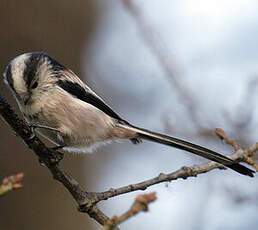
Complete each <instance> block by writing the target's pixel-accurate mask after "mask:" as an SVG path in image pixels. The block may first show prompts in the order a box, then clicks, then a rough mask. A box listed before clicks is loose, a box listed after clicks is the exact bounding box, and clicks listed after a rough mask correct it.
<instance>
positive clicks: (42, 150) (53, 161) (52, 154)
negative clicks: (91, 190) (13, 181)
mask: <svg viewBox="0 0 258 230" xmlns="http://www.w3.org/2000/svg"><path fill="white" fill-rule="evenodd" d="M0 114H1V115H2V117H3V119H4V120H5V121H6V122H7V123H8V124H9V125H10V126H11V128H12V129H13V130H14V131H15V133H16V134H18V135H19V136H20V137H21V138H22V139H23V141H24V142H25V143H26V144H27V146H28V147H29V148H30V149H32V150H33V151H34V153H35V154H36V155H37V156H38V157H39V159H40V161H41V162H42V163H43V164H44V165H46V166H47V168H48V169H49V170H50V172H51V173H52V175H53V177H54V179H56V180H58V181H59V182H60V183H61V184H63V185H64V186H65V187H66V189H67V190H68V191H69V192H70V193H71V195H72V196H73V198H74V200H75V201H76V202H77V204H78V206H79V207H83V209H79V210H80V211H83V212H86V213H87V214H88V215H89V216H90V217H92V218H94V219H95V220H96V221H97V222H99V223H100V224H102V225H104V224H105V223H106V222H107V221H108V220H109V219H108V217H107V216H106V215H105V214H104V213H103V212H101V211H100V210H99V209H98V208H97V207H96V205H95V204H94V205H93V204H92V202H91V199H90V198H89V197H88V194H87V192H85V191H84V190H83V189H82V188H81V187H80V185H79V183H78V182H77V181H76V180H75V179H74V178H72V177H71V176H70V175H68V174H67V173H65V172H64V171H63V169H62V168H61V167H60V166H59V161H60V160H61V159H62V154H61V153H58V152H56V151H53V150H51V149H49V148H47V147H46V146H45V145H44V143H43V142H41V140H40V139H39V138H38V137H37V136H35V135H34V133H33V132H32V130H31V129H30V128H29V126H28V125H27V124H26V122H25V121H24V120H22V119H20V118H19V117H18V116H17V114H15V112H14V111H13V109H12V108H11V106H10V105H9V104H8V103H7V102H6V100H5V99H4V98H3V97H1V96H0Z"/></svg>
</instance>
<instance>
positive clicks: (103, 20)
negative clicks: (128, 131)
mask: <svg viewBox="0 0 258 230" xmlns="http://www.w3.org/2000/svg"><path fill="white" fill-rule="evenodd" d="M0 6H1V7H0V11H1V14H0V15H1V16H0V19H1V20H0V25H2V26H1V28H2V31H1V37H2V39H0V48H1V52H2V55H1V56H0V63H1V66H0V69H1V71H2V70H3V68H4V65H5V64H6V63H7V62H8V61H9V60H10V59H12V58H13V57H14V56H16V55H18V54H20V53H22V52H27V51H35V50H44V51H46V52H48V53H49V55H50V56H53V57H55V58H56V59H57V60H59V61H60V62H61V63H63V64H64V65H66V66H67V67H69V68H71V69H73V70H74V71H75V72H76V73H78V74H79V76H80V77H81V78H82V79H83V80H84V81H87V83H88V84H89V85H90V86H91V87H92V88H93V89H94V90H95V91H96V92H97V93H98V94H99V95H100V96H102V97H103V98H104V99H105V101H106V102H107V103H108V104H110V105H111V106H112V107H113V109H114V110H116V111H117V112H118V113H119V114H120V115H121V116H122V117H124V119H126V120H128V121H129V122H130V123H133V124H135V125H137V126H143V127H145V128H148V129H152V130H155V131H160V132H163V133H167V134H171V135H175V136H177V137H181V138H184V139H186V140H191V141H194V142H195V143H198V144H202V145H204V146H206V147H210V148H212V149H214V150H217V151H220V152H223V153H225V154H230V153H231V152H232V150H231V149H230V148H229V147H228V146H226V145H224V144H223V143H221V141H220V140H218V138H216V136H215V135H214V134H213V131H214V129H215V128H216V127H222V128H223V129H225V130H226V132H227V133H228V134H229V135H231V137H233V138H235V139H237V140H238V141H239V143H240V144H241V145H242V146H243V147H247V146H249V145H251V144H253V143H254V142H256V141H257V139H258V138H257V135H256V134H257V131H258V126H257V122H258V119H257V117H258V116H257V112H258V111H257V106H256V104H255V101H256V100H257V93H256V92H257V84H258V75H257V74H258V65H257V63H258V46H257V44H256V43H257V40H258V29H257V28H258V15H257V9H258V2H255V1H241V0H235V1H233V0H217V1H215V0H214V1H213V0H208V1H207V0H206V1H205V0H196V1H190V0H186V1H179V0H149V1H143V0H134V1H130V0H127V1H122V0H121V1H119V0H116V1H115V0H109V1H104V0H97V1H96V0H95V1H90V0H89V1H80V0H76V1H73V2H70V1H61V0H59V1H50V0H49V1H44V3H43V2H42V1H39V0H37V1H28V2H26V3H24V2H20V1H3V0H0ZM0 84H1V85H0V90H1V94H4V95H5V96H7V97H8V99H10V101H12V102H13V104H14V101H13V100H12V99H11V97H10V93H9V92H8V91H7V90H6V87H5V86H3V84H2V82H1V83H0ZM0 137H1V141H0V149H1V154H0V177H4V176H5V175H8V174H10V173H14V172H17V171H23V172H25V176H26V177H25V185H24V188H23V189H22V190H20V191H18V192H13V193H12V194H8V196H5V197H4V198H1V199H0V228H1V229H42V230H43V229H49V230H54V229H63V230H68V229H98V227H99V226H98V225H97V224H95V223H94V221H93V220H91V219H89V217H87V216H85V215H84V214H80V213H78V212H77V211H76V206H75V203H74V202H73V200H72V198H71V197H70V195H69V194H68V193H67V192H66V191H65V190H64V188H63V187H62V186H60V185H59V184H57V183H56V182H55V181H53V180H52V178H51V177H50V175H49V173H48V172H47V170H46V169H44V168H42V167H40V166H39V165H38V163H37V159H36V158H35V156H34V155H33V154H31V153H30V151H29V150H28V149H27V148H26V147H25V146H24V145H23V143H22V142H21V141H20V140H19V139H18V138H16V137H15V136H14V135H13V134H12V132H11V131H10V129H9V128H8V127H7V126H6V125H5V124H4V123H3V122H1V123H0ZM201 162H204V160H203V159H202V158H199V157H196V156H193V155H191V154H188V153H185V152H183V151H179V150H175V149H171V148H169V147H166V146H161V145H158V144H153V143H147V142H144V143H143V144H141V145H138V146H134V145H132V144H131V143H130V142H125V143H114V144H112V145H109V146H105V147H103V148H101V149H99V150H98V151H97V152H96V153H95V154H91V155H86V156H78V155H69V156H68V155H66V157H65V159H64V162H63V164H64V167H65V169H66V170H67V171H69V172H70V173H71V174H72V175H73V176H75V177H76V178H77V179H78V180H79V182H80V183H81V184H82V185H83V186H84V188H85V189H86V190H88V191H103V190H107V189H109V188H111V187H112V188H115V187H119V186H122V185H127V184H130V183H135V182H139V181H142V180H145V179H149V178H152V177H154V176H157V175H158V174H159V173H160V172H164V173H168V172H172V171H174V170H176V169H178V168H180V167H182V166H184V165H192V164H198V163H201ZM148 191H156V192H157V196H158V200H157V201H156V202H155V203H154V204H152V205H151V206H150V212H148V213H146V214H145V213H144V214H140V215H138V216H137V217H134V218H131V219H130V220H129V221H127V222H125V223H124V224H123V225H122V226H121V229H126V230H131V229H150V230H154V229H162V230H163V229H164V230H169V229H173V230H176V229H183V230H195V229H196V230H197V229H198V230H200V229H205V230H219V229H229V230H233V229H234V230H238V229H239V230H240V229H241V230H242V229H257V228H258V219H257V211H258V205H257V204H258V202H257V199H258V185H257V179H256V178H254V179H249V178H246V177H243V176H241V175H238V174H236V173H234V172H232V171H230V170H226V171H219V170H215V171H213V172H209V173H206V174H205V175H201V176H198V177H197V178H191V179H187V180H186V181H182V180H179V181H175V182H172V183H166V184H160V185H155V186H153V187H151V188H150V189H149V190H148ZM139 193H140V192H139ZM136 194H138V192H135V193H131V194H128V195H123V196H119V197H116V198H113V199H110V200H108V201H104V202H102V203H101V204H100V207H101V208H102V210H104V211H105V213H107V214H108V215H109V216H113V215H115V214H120V213H122V212H123V211H125V210H127V209H128V208H129V207H130V205H131V203H132V201H133V199H134V197H135V196H136Z"/></svg>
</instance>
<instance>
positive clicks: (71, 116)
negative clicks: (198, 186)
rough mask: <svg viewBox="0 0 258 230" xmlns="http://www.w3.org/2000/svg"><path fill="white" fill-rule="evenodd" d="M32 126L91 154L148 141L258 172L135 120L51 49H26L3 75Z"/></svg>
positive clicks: (69, 148) (62, 145) (59, 145)
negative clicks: (118, 110) (120, 112)
mask: <svg viewBox="0 0 258 230" xmlns="http://www.w3.org/2000/svg"><path fill="white" fill-rule="evenodd" d="M3 79H4V82H5V83H6V84H7V86H8V87H9V88H10V89H11V92H12V94H13V96H14V97H15V99H16V101H17V104H18V107H19V109H20V111H21V113H22V114H23V116H24V118H25V120H26V121H27V122H28V124H29V126H30V127H32V128H33V130H35V131H36V132H37V133H39V134H40V135H41V136H42V137H44V138H46V139H48V140H49V141H51V142H52V143H53V144H54V145H55V147H53V148H54V149H56V150H57V149H58V150H63V151H65V152H73V153H88V152H91V151H94V150H95V149H96V148H98V147H99V146H101V145H103V144H107V143H110V142H112V141H116V140H130V141H131V142H132V143H134V144H138V143H140V142H142V140H147V141H152V142H157V143H160V144H163V145H167V146H171V147H175V148H177V149H181V150H184V151H188V152H190V153H193V154H196V155H198V156H201V157H204V158H206V159H208V160H211V161H215V162H217V163H220V164H222V165H224V166H226V167H228V168H230V169H232V170H234V171H236V172H238V173H240V174H243V175H246V176H250V177H253V176H254V175H253V174H254V171H253V170H251V169H249V168H247V167H245V166H244V165H242V164H239V163H238V162H235V161H234V160H232V159H230V158H228V157H226V156H224V155H223V154H220V153H218V152H215V151H213V150H211V149H208V148H205V147H202V146H200V145H196V144H194V143H191V142H187V141H185V140H182V139H179V138H176V137H172V136H168V135H165V134H161V133H158V132H154V131H150V130H147V129H144V128H140V127H137V126H135V125H132V124H130V123H129V122H128V121H126V120H125V119H123V118H122V117H121V116H120V115H118V113H116V112H115V111H114V110H113V109H112V108H111V107H110V106H109V105H108V104H107V103H106V102H105V101H104V100H103V99H102V98H101V97H100V96H98V95H97V94H96V93H95V92H94V91H93V90H92V89H91V88H90V87H89V86H87V85H86V84H85V83H84V82H83V81H82V80H80V78H79V77H78V76H77V75H76V74H75V73H74V72H73V71H72V70H70V69H68V68H66V67H65V66H64V65H62V64H60V63H59V62H58V61H57V60H55V59H54V58H52V57H50V56H49V55H48V54H47V53H45V52H30V53H23V54H20V55H18V56H16V57H15V58H14V59H12V60H11V61H10V62H9V63H8V64H7V66H6V68H5V70H4V73H3Z"/></svg>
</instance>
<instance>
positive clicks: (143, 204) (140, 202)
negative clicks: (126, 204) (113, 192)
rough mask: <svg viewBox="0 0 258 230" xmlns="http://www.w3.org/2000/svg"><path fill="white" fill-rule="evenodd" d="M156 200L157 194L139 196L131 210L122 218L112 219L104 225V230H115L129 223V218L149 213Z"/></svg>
mask: <svg viewBox="0 0 258 230" xmlns="http://www.w3.org/2000/svg"><path fill="white" fill-rule="evenodd" d="M156 199H157V197H156V193H155V192H152V193H147V194H142V195H138V196H137V197H136V198H135V201H134V203H133V205H132V206H131V208H130V209H129V210H128V211H126V212H125V213H123V214H122V215H121V216H114V217H112V219H111V220H110V221H108V222H107V223H106V224H105V225H104V227H103V230H113V229H115V228H116V227H117V226H118V225H119V224H121V223H123V222H125V221H127V220H128V219H129V218H131V217H133V216H135V215H137V214H138V213H140V212H147V211H148V209H149V207H148V205H149V204H150V203H152V202H154V201H155V200H156Z"/></svg>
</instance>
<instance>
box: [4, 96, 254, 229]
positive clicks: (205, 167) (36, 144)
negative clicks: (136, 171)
mask: <svg viewBox="0 0 258 230" xmlns="http://www.w3.org/2000/svg"><path fill="white" fill-rule="evenodd" d="M0 114H1V115H2V117H3V119H4V120H5V121H6V122H7V123H8V124H9V125H10V126H11V128H12V129H13V130H14V131H15V133H16V134H17V135H19V136H20V137H21V138H22V139H23V141H24V142H25V143H26V144H27V146H28V147H29V148H30V149H32V150H33V151H34V153H35V154H36V155H37V156H38V157H39V160H40V162H41V163H43V164H44V165H46V167H47V168H48V169H49V170H50V172H51V173H52V175H53V178H54V179H56V180H57V181H59V182H60V183H61V184H63V185H64V186H65V187H66V189H67V190H68V191H69V192H70V193H71V195H72V196H73V198H74V200H75V201H76V202H77V204H78V206H79V211H81V212H85V213H87V214H88V215H89V216H90V217H92V218H93V219H95V220H96V221H97V222H98V223H100V224H101V225H105V224H107V223H113V222H112V220H111V219H109V218H108V217H107V216H106V215H105V214H104V213H103V212H102V211H101V210H100V209H99V208H98V207H97V203H98V202H100V201H103V200H107V199H109V198H111V197H115V196H118V195H121V194H125V193H129V192H133V191H136V190H145V189H146V188H148V187H150V186H152V185H155V184H158V183H162V182H166V181H172V180H177V179H180V178H181V179H187V178H188V177H196V176H197V175H199V174H203V173H206V172H209V171H211V170H213V169H225V167H224V166H222V165H220V164H218V163H215V162H209V163H206V164H201V165H196V166H190V167H185V166H184V167H182V168H181V169H179V170H177V171H175V172H172V173H168V174H164V173H161V174H160V175H159V176H157V177H155V178H152V179H149V180H146V181H143V182H140V183H136V184H131V185H127V186H123V187H120V188H116V189H110V190H108V191H105V192H101V193H88V192H87V191H84V190H83V189H82V188H81V186H80V185H79V183H78V182H77V181H76V180H75V179H74V178H73V177H71V176H70V175H69V174H67V173H66V172H64V170H63V169H62V168H61V167H60V165H59V162H60V160H61V159H62V157H63V155H62V154H61V153H60V152H57V151H53V150H52V149H49V148H47V147H46V146H45V145H44V143H43V142H41V140H40V139H39V138H38V137H37V136H35V135H34V134H33V132H32V131H31V129H30V128H29V126H28V125H27V124H26V122H25V121H24V120H22V119H20V118H19V117H18V116H17V115H16V114H15V112H14V111H13V109H12V108H11V106H10V105H9V104H8V103H7V102H6V100H5V99H4V98H3V97H1V96H0ZM216 133H217V135H218V136H219V137H220V138H221V139H223V140H224V141H225V142H226V143H228V144H230V145H232V146H233V147H234V149H235V150H237V151H236V152H235V153H234V154H232V155H231V156H230V157H231V158H232V159H233V160H235V161H243V162H246V163H247V164H249V165H251V166H253V167H254V168H255V169H256V170H257V169H258V167H257V164H256V162H254V160H253V159H252V157H253V156H254V153H255V152H256V151H257V150H258V143H256V144H254V145H252V146H251V147H249V148H247V149H245V150H243V149H241V148H240V146H239V145H238V144H237V143H236V142H235V141H234V140H231V139H230V138H229V137H228V136H227V135H226V134H225V132H224V131H223V130H222V129H217V130H216Z"/></svg>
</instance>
